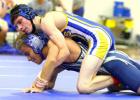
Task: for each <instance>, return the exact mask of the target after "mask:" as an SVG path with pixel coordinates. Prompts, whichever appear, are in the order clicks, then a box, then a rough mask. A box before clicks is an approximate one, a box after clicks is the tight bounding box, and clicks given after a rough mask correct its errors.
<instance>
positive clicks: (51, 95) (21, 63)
mask: <svg viewBox="0 0 140 100" xmlns="http://www.w3.org/2000/svg"><path fill="white" fill-rule="evenodd" d="M40 68H41V65H36V64H34V63H32V62H28V61H27V59H26V58H25V57H24V56H8V55H0V100H126V99H127V100H140V97H139V96H137V95H136V94H135V93H133V92H130V91H129V92H121V93H107V90H106V89H104V90H100V91H98V92H96V93H94V94H90V95H82V94H78V92H77V91H76V80H77V76H78V73H75V72H72V71H64V72H62V73H60V75H59V76H58V78H57V81H56V85H55V88H54V90H50V91H45V92H43V93H31V94H28V93H23V92H21V89H22V88H26V87H29V86H30V85H31V83H32V81H33V80H34V78H35V76H36V74H37V73H38V71H39V70H40Z"/></svg>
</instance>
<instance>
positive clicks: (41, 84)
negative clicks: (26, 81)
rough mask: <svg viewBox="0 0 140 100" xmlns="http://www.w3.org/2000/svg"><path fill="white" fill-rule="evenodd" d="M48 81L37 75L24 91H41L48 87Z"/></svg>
mask: <svg viewBox="0 0 140 100" xmlns="http://www.w3.org/2000/svg"><path fill="white" fill-rule="evenodd" d="M47 83H48V82H47V81H46V80H44V79H41V78H39V77H37V79H36V80H35V81H34V82H33V84H32V86H31V87H30V88H25V89H23V90H22V91H23V92H25V93H40V92H43V91H44V90H45V89H46V85H47Z"/></svg>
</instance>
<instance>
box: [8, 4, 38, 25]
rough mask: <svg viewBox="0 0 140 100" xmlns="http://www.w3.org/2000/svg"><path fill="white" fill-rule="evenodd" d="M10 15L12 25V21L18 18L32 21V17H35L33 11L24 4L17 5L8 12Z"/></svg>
mask: <svg viewBox="0 0 140 100" xmlns="http://www.w3.org/2000/svg"><path fill="white" fill-rule="evenodd" d="M10 15H11V22H12V23H13V22H14V20H15V19H16V18H17V17H18V16H23V17H25V18H26V19H28V20H32V19H34V17H35V16H36V15H37V14H36V12H35V10H33V9H32V8H31V7H29V6H27V5H25V4H19V5H16V6H15V7H14V8H13V9H12V10H11V12H10Z"/></svg>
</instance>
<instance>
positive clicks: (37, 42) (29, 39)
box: [15, 34, 48, 59]
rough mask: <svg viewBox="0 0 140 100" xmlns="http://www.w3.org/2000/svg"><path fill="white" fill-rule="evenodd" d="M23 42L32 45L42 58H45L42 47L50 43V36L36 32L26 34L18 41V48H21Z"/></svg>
mask: <svg viewBox="0 0 140 100" xmlns="http://www.w3.org/2000/svg"><path fill="white" fill-rule="evenodd" d="M23 43H24V44H26V45H28V46H29V47H31V48H32V49H33V51H34V52H35V53H36V54H39V55H40V56H41V58H42V59H44V56H43V54H42V49H43V47H44V46H45V45H46V44H47V43H48V38H43V37H41V36H37V35H34V34H29V35H26V36H25V35H24V37H22V38H20V39H18V40H17V41H16V44H15V46H16V48H18V49H19V48H20V47H21V45H22V44H23Z"/></svg>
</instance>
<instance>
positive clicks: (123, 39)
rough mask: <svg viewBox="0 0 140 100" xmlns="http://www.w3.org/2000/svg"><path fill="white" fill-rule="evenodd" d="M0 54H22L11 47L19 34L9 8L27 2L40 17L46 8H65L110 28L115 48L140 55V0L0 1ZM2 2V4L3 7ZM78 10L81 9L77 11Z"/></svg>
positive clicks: (131, 54) (133, 56)
mask: <svg viewBox="0 0 140 100" xmlns="http://www.w3.org/2000/svg"><path fill="white" fill-rule="evenodd" d="M0 2H1V5H0V6H1V7H0V54H1V55H3V54H8V55H22V54H21V52H20V51H18V50H16V49H15V48H13V43H14V40H15V38H16V36H17V35H18V32H16V30H15V28H14V26H13V25H12V24H11V22H10V16H9V10H10V9H11V8H12V7H13V6H14V5H16V4H21V3H22V4H28V5H29V6H31V7H33V8H34V9H35V10H36V11H37V12H38V14H40V15H41V16H43V15H44V14H45V13H46V12H48V11H53V10H62V11H63V10H64V11H68V12H71V13H75V14H77V15H80V16H82V17H85V18H88V19H90V20H92V21H95V22H98V23H100V24H103V25H105V26H107V27H109V28H110V29H111V30H112V31H113V33H114V35H115V38H116V44H117V46H116V47H117V49H120V50H123V51H124V52H126V53H127V54H128V55H129V56H131V57H132V58H135V59H139V58H140V28H139V27H140V13H139V9H140V0H0ZM3 5H5V6H3ZM79 9H80V11H79Z"/></svg>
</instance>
